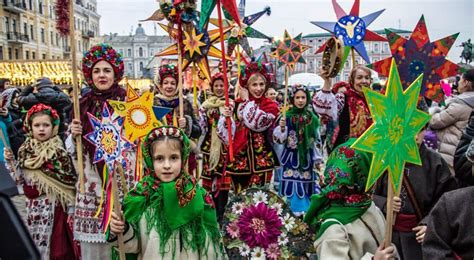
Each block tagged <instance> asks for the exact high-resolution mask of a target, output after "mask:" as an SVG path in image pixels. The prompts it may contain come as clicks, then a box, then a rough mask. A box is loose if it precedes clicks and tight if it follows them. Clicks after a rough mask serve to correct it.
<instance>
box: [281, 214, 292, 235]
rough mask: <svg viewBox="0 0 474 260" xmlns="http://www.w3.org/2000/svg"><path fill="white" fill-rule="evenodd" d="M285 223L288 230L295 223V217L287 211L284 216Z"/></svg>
mask: <svg viewBox="0 0 474 260" xmlns="http://www.w3.org/2000/svg"><path fill="white" fill-rule="evenodd" d="M282 222H283V225H284V226H285V228H286V230H288V231H290V230H291V229H292V228H293V226H294V225H295V219H294V218H293V217H292V216H290V214H288V213H286V215H285V217H284V218H283V221H282Z"/></svg>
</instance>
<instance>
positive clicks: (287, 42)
mask: <svg viewBox="0 0 474 260" xmlns="http://www.w3.org/2000/svg"><path fill="white" fill-rule="evenodd" d="M301 35H302V34H301V33H300V34H298V35H297V36H296V37H295V38H291V36H290V34H289V33H288V32H287V31H286V30H285V33H284V35H283V40H282V41H280V42H279V43H278V46H277V48H276V50H275V51H274V52H272V53H271V54H270V56H272V57H275V58H277V59H278V63H279V65H280V66H281V65H283V64H285V65H286V66H288V68H289V69H290V70H291V71H293V70H294V69H295V64H296V63H306V61H305V59H304V58H303V52H305V51H306V50H308V49H309V48H311V46H308V45H304V44H302V43H301Z"/></svg>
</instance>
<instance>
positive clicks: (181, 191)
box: [123, 126, 220, 258]
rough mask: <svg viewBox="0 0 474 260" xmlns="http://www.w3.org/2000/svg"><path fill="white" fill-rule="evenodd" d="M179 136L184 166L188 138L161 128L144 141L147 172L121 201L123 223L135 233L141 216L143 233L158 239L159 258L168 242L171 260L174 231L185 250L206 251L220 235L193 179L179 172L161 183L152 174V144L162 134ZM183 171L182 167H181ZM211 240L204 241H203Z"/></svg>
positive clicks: (213, 214)
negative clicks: (173, 178)
mask: <svg viewBox="0 0 474 260" xmlns="http://www.w3.org/2000/svg"><path fill="white" fill-rule="evenodd" d="M176 133H179V136H181V138H182V141H183V147H184V149H183V151H182V157H183V165H184V163H185V161H186V160H187V158H188V156H189V139H188V138H187V137H186V135H184V133H183V132H182V131H181V130H179V129H178V128H175V127H169V126H163V127H159V128H156V129H154V130H152V132H150V134H148V135H147V137H146V138H145V141H144V142H143V146H144V147H143V158H144V159H145V172H146V173H148V174H147V175H146V176H145V177H144V178H143V179H142V180H141V181H140V182H139V183H138V184H137V186H136V187H135V188H134V189H133V190H132V191H131V192H130V193H129V195H128V196H127V197H126V198H125V200H124V204H123V205H124V215H125V219H126V221H127V222H128V223H129V224H131V225H132V226H133V227H134V229H135V230H137V231H138V230H139V223H140V220H141V218H142V217H144V218H145V220H146V223H147V226H146V230H145V232H146V234H150V231H151V230H152V229H154V230H155V232H156V233H157V234H158V236H159V237H160V244H159V245H158V246H159V250H160V253H161V255H162V256H164V255H165V254H166V253H168V251H167V247H166V245H167V243H168V242H169V241H171V243H172V244H171V251H172V255H173V258H174V256H175V254H176V250H179V248H177V245H176V243H175V240H174V239H172V240H170V238H172V236H173V235H175V234H176V233H177V232H178V233H179V234H180V237H181V238H182V246H183V248H184V249H186V250H193V251H198V252H201V253H204V254H205V252H206V249H207V248H208V247H209V246H210V245H211V244H213V246H216V245H218V244H219V240H220V233H219V229H218V225H217V218H216V213H215V210H211V209H210V205H209V202H210V201H212V198H210V197H209V196H208V195H206V192H205V190H204V189H203V188H201V187H200V186H199V185H198V184H197V183H196V180H195V179H194V178H193V177H192V176H190V175H189V174H187V173H186V172H184V171H182V172H181V174H180V176H179V177H178V178H177V179H176V180H174V181H171V182H167V183H165V182H161V181H160V180H159V179H158V178H157V177H156V176H155V174H154V170H153V161H152V158H151V156H150V155H151V148H152V144H153V142H154V141H155V140H156V139H157V138H159V137H160V136H163V135H172V136H174V137H176V135H177V134H176ZM182 169H184V167H182ZM207 237H208V238H210V239H206V238H207Z"/></svg>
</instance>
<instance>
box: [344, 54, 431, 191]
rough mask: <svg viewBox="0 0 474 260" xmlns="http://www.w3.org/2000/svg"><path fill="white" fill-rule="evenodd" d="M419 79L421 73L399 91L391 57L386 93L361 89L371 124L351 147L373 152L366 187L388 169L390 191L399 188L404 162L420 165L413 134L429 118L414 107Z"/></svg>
mask: <svg viewBox="0 0 474 260" xmlns="http://www.w3.org/2000/svg"><path fill="white" fill-rule="evenodd" d="M422 79H423V74H421V75H420V76H418V78H417V79H416V80H415V81H414V82H413V83H412V84H411V85H410V86H409V87H408V88H407V89H406V90H405V91H403V87H402V83H401V81H400V76H399V74H398V70H397V67H396V66H395V60H394V59H392V65H391V67H390V74H389V77H388V81H387V91H386V94H385V95H382V94H380V93H378V92H375V91H372V90H370V89H368V88H364V94H365V97H366V99H367V103H368V104H369V109H370V113H371V115H372V118H373V119H374V124H372V126H371V127H369V129H367V131H365V132H364V134H362V136H361V137H359V139H357V141H356V142H355V143H354V144H353V145H352V148H354V149H358V150H361V151H366V152H370V153H373V159H372V163H371V165H370V171H369V176H368V178H367V185H366V190H368V189H370V187H372V185H373V184H374V183H375V182H376V181H377V179H378V178H379V177H380V176H381V175H382V174H383V173H384V171H385V170H388V172H389V177H390V178H389V179H390V181H391V183H392V185H393V189H394V191H399V188H400V182H401V177H402V173H403V169H404V168H405V163H407V162H408V163H413V164H416V165H421V159H420V154H419V151H418V145H417V144H416V135H417V134H418V132H420V130H421V129H422V128H423V126H425V124H426V123H427V122H428V121H429V120H430V116H429V115H428V114H426V113H424V112H422V111H421V110H418V109H417V108H416V106H417V102H418V95H419V94H420V89H421V82H422ZM396 194H398V193H396Z"/></svg>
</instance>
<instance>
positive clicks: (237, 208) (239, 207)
mask: <svg viewBox="0 0 474 260" xmlns="http://www.w3.org/2000/svg"><path fill="white" fill-rule="evenodd" d="M244 207H245V204H244V203H242V202H239V203H234V205H232V213H234V214H236V215H240V214H242V212H243V211H244Z"/></svg>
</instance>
